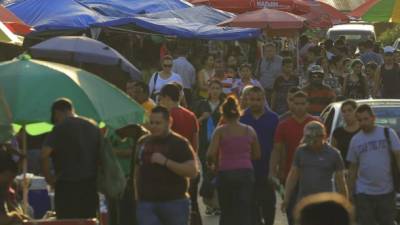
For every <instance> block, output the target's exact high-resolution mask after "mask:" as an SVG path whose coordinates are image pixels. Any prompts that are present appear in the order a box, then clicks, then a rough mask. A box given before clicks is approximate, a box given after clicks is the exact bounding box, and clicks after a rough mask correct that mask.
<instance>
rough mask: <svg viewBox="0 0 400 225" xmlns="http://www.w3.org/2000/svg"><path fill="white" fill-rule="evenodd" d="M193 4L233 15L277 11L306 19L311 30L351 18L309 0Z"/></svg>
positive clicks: (215, 0)
mask: <svg viewBox="0 0 400 225" xmlns="http://www.w3.org/2000/svg"><path fill="white" fill-rule="evenodd" d="M190 2H191V3H193V4H205V5H209V6H212V7H214V8H217V9H221V10H224V11H228V12H233V13H239V14H240V13H244V12H249V11H254V10H258V9H262V8H270V9H277V10H282V11H287V12H291V13H293V14H296V15H300V16H303V17H305V18H306V19H307V20H308V24H309V27H311V28H316V27H319V28H327V27H330V26H332V25H335V24H341V23H347V22H349V18H348V17H347V16H346V15H345V14H343V13H341V12H339V11H338V10H337V9H335V8H334V7H332V6H330V5H328V4H326V3H323V2H320V1H312V0H310V1H307V0H191V1H190Z"/></svg>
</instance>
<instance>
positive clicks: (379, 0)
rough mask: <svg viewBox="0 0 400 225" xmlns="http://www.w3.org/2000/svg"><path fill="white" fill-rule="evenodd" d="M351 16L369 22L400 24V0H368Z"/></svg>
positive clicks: (350, 14)
mask: <svg viewBox="0 0 400 225" xmlns="http://www.w3.org/2000/svg"><path fill="white" fill-rule="evenodd" d="M349 16H351V17H355V18H361V19H363V20H365V21H368V22H393V23H400V0H368V1H367V2H365V3H364V4H362V5H361V6H359V7H358V8H356V9H355V10H353V11H352V12H351V13H349Z"/></svg>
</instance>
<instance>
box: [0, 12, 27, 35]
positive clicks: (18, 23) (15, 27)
mask: <svg viewBox="0 0 400 225" xmlns="http://www.w3.org/2000/svg"><path fill="white" fill-rule="evenodd" d="M0 21H1V22H3V23H4V25H6V26H7V27H8V29H10V30H11V31H12V32H13V33H14V34H17V35H21V36H25V35H27V34H29V33H30V32H32V28H31V27H30V26H29V25H27V24H26V23H24V21H22V20H21V19H20V18H18V17H17V16H16V15H14V13H12V12H10V11H9V10H8V9H6V8H4V7H3V6H1V5H0Z"/></svg>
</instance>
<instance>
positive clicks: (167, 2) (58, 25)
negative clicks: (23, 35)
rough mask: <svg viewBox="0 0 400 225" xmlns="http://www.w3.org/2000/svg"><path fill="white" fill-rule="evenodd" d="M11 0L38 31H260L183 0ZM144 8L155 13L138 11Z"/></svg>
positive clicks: (210, 34)
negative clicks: (231, 25)
mask: <svg viewBox="0 0 400 225" xmlns="http://www.w3.org/2000/svg"><path fill="white" fill-rule="evenodd" d="M0 1H1V0H0ZM10 2H11V3H10ZM8 3H9V4H8V5H6V7H7V8H8V9H10V10H11V11H12V12H13V13H15V14H16V15H17V16H18V17H20V18H21V19H22V20H23V21H24V22H25V23H27V24H29V25H31V26H32V27H34V28H35V29H36V31H37V32H42V31H49V30H86V29H88V28H90V27H93V26H95V27H115V26H123V25H128V24H134V25H136V26H139V27H142V28H144V29H147V30H150V31H153V32H155V33H160V34H165V35H172V36H177V37H180V38H191V39H206V40H239V39H247V38H254V37H257V36H259V35H260V30H258V29H243V28H224V27H218V26H216V25H215V24H218V23H220V22H222V21H225V20H227V19H229V18H230V17H232V16H233V14H231V13H227V12H223V11H220V10H216V9H213V8H210V7H207V6H199V7H193V6H192V5H190V4H189V3H186V2H185V1H183V0H8ZM100 6H101V7H100ZM171 8H172V9H173V10H171ZM96 10H97V11H96ZM165 10H166V11H165ZM161 11H162V12H161ZM99 12H101V13H102V14H100V13H99ZM143 12H156V13H147V14H143V15H138V13H143Z"/></svg>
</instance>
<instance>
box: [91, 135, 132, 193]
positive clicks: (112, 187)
mask: <svg viewBox="0 0 400 225" xmlns="http://www.w3.org/2000/svg"><path fill="white" fill-rule="evenodd" d="M99 156H100V164H101V166H100V167H99V169H98V173H97V188H98V190H99V191H100V192H101V193H103V194H104V195H105V196H107V197H108V198H111V199H120V197H121V196H122V195H123V194H124V191H125V187H126V178H125V174H124V172H123V170H122V168H121V166H120V164H119V163H118V161H117V157H116V156H115V155H114V154H113V153H112V144H111V141H110V139H109V138H102V143H101V147H100V152H99Z"/></svg>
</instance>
